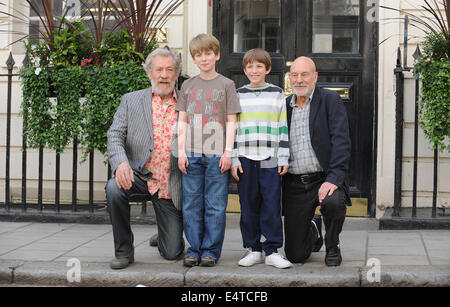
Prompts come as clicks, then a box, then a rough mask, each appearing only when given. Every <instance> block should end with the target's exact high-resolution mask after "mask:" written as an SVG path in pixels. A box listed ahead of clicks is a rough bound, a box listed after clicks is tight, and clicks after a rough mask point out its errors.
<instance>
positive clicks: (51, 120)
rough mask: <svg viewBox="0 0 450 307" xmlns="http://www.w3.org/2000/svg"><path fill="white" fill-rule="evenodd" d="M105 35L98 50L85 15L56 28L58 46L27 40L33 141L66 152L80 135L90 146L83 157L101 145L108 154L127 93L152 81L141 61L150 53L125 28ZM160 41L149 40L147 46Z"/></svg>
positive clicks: (27, 116) (26, 90)
mask: <svg viewBox="0 0 450 307" xmlns="http://www.w3.org/2000/svg"><path fill="white" fill-rule="evenodd" d="M104 37H105V42H104V44H102V46H101V48H100V50H94V48H92V46H93V44H92V37H91V35H90V33H87V32H86V31H85V29H84V26H83V23H82V21H80V22H79V23H77V22H72V24H71V26H70V27H69V26H68V27H66V28H63V29H60V30H59V31H58V32H55V33H54V35H53V38H54V45H55V46H58V48H56V49H51V48H50V46H49V43H48V42H47V41H43V42H37V41H31V40H28V41H27V42H26V43H25V47H26V51H27V52H26V54H27V58H28V62H29V63H30V64H29V65H28V67H23V68H22V69H21V70H20V78H21V80H22V90H23V102H22V115H23V118H24V125H25V127H24V136H25V138H26V141H27V145H28V147H31V148H39V147H48V148H51V149H53V150H55V151H56V152H57V153H62V152H64V150H65V149H66V148H67V146H68V145H69V144H71V143H72V142H73V140H74V139H75V137H76V138H77V140H78V143H79V144H81V146H82V147H83V148H84V154H83V156H82V161H85V160H86V158H87V156H88V154H89V153H90V152H92V151H94V150H96V149H97V150H99V151H100V152H101V153H102V154H103V155H105V157H106V144H107V136H106V133H107V130H108V128H109V126H110V125H111V123H112V120H113V117H114V113H115V112H116V110H117V108H118V106H119V104H120V99H121V97H122V96H123V95H124V94H125V93H127V92H131V91H136V90H140V89H143V88H147V87H149V86H150V81H149V80H148V77H147V74H146V73H145V71H144V69H143V67H142V65H141V63H142V62H143V59H144V58H145V57H144V55H143V54H141V53H139V52H137V51H136V49H135V47H134V46H133V41H132V39H131V37H130V36H129V35H128V33H127V32H126V31H125V30H120V31H117V32H116V33H114V34H109V35H105V36H104ZM156 46H157V44H156V43H155V42H147V43H146V44H145V47H146V49H145V50H146V52H148V53H149V52H151V51H152V50H153V49H154V48H155V47H156ZM95 55H97V56H99V55H100V56H101V57H103V58H102V61H101V63H102V65H101V66H97V65H95V64H96V63H95V61H94V56H95ZM145 56H146V55H145ZM50 97H54V98H50Z"/></svg>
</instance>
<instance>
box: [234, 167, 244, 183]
mask: <svg viewBox="0 0 450 307" xmlns="http://www.w3.org/2000/svg"><path fill="white" fill-rule="evenodd" d="M238 170H239V172H240V173H241V174H242V173H244V171H243V170H242V166H240V165H239V166H235V167H233V168H232V169H231V176H233V178H234V179H236V181H239V176H238Z"/></svg>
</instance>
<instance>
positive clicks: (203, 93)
mask: <svg viewBox="0 0 450 307" xmlns="http://www.w3.org/2000/svg"><path fill="white" fill-rule="evenodd" d="M175 109H176V110H177V111H183V112H186V113H187V115H188V128H187V136H186V152H194V153H197V154H207V155H222V153H223V151H224V149H225V140H226V138H225V133H226V128H225V127H226V122H227V115H230V114H237V113H240V112H241V106H240V104H239V100H238V97H237V95H236V87H235V85H234V82H233V81H232V80H230V79H228V78H226V77H224V76H222V75H221V74H218V75H217V77H215V78H214V79H212V80H204V79H202V78H200V75H197V76H195V77H192V78H190V79H189V80H187V81H185V82H184V83H183V85H182V86H181V90H180V94H179V97H178V102H177V105H176V108H175Z"/></svg>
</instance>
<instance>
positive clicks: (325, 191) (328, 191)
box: [319, 182, 338, 203]
mask: <svg viewBox="0 0 450 307" xmlns="http://www.w3.org/2000/svg"><path fill="white" fill-rule="evenodd" d="M337 189H338V187H337V186H336V185H334V184H332V183H329V182H324V183H322V185H321V186H320V189H319V203H322V201H323V200H324V199H325V197H326V196H327V195H328V196H331V195H333V193H334V191H336V190H337Z"/></svg>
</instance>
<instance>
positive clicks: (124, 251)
mask: <svg viewBox="0 0 450 307" xmlns="http://www.w3.org/2000/svg"><path fill="white" fill-rule="evenodd" d="M105 190H106V199H107V203H108V211H109V216H110V220H111V224H112V228H113V236H114V249H115V256H116V258H126V257H129V256H131V255H133V254H134V246H133V241H134V238H133V232H132V231H131V225H130V205H129V202H130V201H129V200H130V198H131V197H133V195H136V194H141V195H142V194H148V196H150V194H149V192H148V187H147V182H146V181H144V180H143V179H141V178H140V177H139V176H136V174H135V175H134V183H133V186H132V187H131V189H130V190H124V189H119V188H118V187H117V184H116V180H115V178H111V179H110V180H109V181H108V183H107V184H106V188H105ZM151 201H152V204H153V208H154V209H155V214H156V223H157V226H158V249H159V253H160V254H161V256H162V257H164V258H166V259H168V260H174V259H177V258H178V257H179V256H180V255H181V253H183V251H184V239H183V218H182V213H181V210H177V209H176V208H175V206H174V204H173V202H172V200H170V199H163V198H158V193H155V195H153V196H151Z"/></svg>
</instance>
